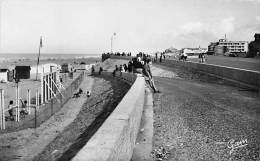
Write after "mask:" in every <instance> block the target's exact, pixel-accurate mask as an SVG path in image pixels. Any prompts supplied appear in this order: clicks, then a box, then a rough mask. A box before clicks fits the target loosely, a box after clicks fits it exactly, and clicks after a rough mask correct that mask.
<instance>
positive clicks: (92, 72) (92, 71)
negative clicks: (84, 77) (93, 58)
mask: <svg viewBox="0 0 260 161" xmlns="http://www.w3.org/2000/svg"><path fill="white" fill-rule="evenodd" d="M94 72H95V67H94V65H92V67H91V74H94Z"/></svg>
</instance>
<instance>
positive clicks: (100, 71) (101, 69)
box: [98, 67, 103, 75]
mask: <svg viewBox="0 0 260 161" xmlns="http://www.w3.org/2000/svg"><path fill="white" fill-rule="evenodd" d="M102 71H103V68H102V67H99V72H98V74H99V75H101V73H102Z"/></svg>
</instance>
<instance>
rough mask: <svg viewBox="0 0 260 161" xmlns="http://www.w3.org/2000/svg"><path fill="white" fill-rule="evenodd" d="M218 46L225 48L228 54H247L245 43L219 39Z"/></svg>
mask: <svg viewBox="0 0 260 161" xmlns="http://www.w3.org/2000/svg"><path fill="white" fill-rule="evenodd" d="M218 46H223V47H226V48H227V50H228V52H230V53H246V52H248V42H247V41H228V40H226V39H220V40H219V44H218Z"/></svg>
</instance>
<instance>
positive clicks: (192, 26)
mask: <svg viewBox="0 0 260 161" xmlns="http://www.w3.org/2000/svg"><path fill="white" fill-rule="evenodd" d="M234 30H235V18H234V17H228V18H224V19H222V20H220V21H219V22H215V23H202V22H189V23H187V24H184V25H182V26H181V27H180V29H179V33H180V34H181V35H192V34H198V33H208V34H211V35H214V36H216V37H219V36H220V35H223V34H225V33H226V34H231V33H233V32H234Z"/></svg>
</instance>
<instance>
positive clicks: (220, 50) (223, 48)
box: [214, 45, 228, 55]
mask: <svg viewBox="0 0 260 161" xmlns="http://www.w3.org/2000/svg"><path fill="white" fill-rule="evenodd" d="M227 51H228V49H227V47H226V46H220V45H217V46H215V47H214V55H224V54H225V53H226V52H227Z"/></svg>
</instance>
